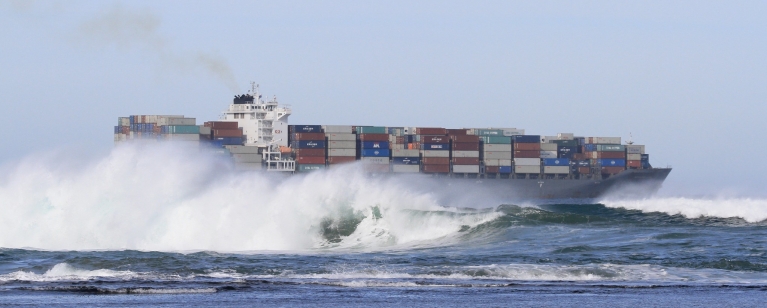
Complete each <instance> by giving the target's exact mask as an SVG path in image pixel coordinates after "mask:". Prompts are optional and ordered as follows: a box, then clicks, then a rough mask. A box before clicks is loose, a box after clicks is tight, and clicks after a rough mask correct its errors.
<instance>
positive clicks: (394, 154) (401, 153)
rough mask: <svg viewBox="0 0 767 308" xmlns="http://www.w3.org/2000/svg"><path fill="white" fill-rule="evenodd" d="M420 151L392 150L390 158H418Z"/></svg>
mask: <svg viewBox="0 0 767 308" xmlns="http://www.w3.org/2000/svg"><path fill="white" fill-rule="evenodd" d="M420 155H421V153H420V150H406V149H393V150H392V154H391V156H392V157H418V156H420Z"/></svg>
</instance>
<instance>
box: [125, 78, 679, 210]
mask: <svg viewBox="0 0 767 308" xmlns="http://www.w3.org/2000/svg"><path fill="white" fill-rule="evenodd" d="M291 113H292V110H291V108H290V106H287V105H280V104H278V102H277V99H276V97H275V98H272V99H270V100H263V99H262V96H261V94H260V93H259V90H258V86H257V85H255V84H254V85H253V86H252V89H251V90H249V91H248V92H247V93H246V94H243V95H237V96H235V97H234V99H233V101H232V103H231V104H230V105H229V108H228V109H227V110H226V111H224V112H223V114H222V115H221V116H220V119H218V120H216V121H207V122H204V123H203V124H202V125H198V124H197V121H196V119H195V118H186V117H184V116H183V115H131V116H128V117H119V118H118V125H117V126H115V127H114V138H115V139H114V140H115V143H117V144H119V143H124V142H131V141H136V140H151V141H177V142H183V143H186V144H194V145H200V146H207V147H208V148H212V149H215V150H216V151H219V152H220V153H222V154H223V155H226V156H227V157H230V158H231V161H232V164H233V165H234V167H235V168H236V169H238V170H262V171H263V172H276V173H284V174H294V173H306V172H314V171H318V170H324V169H329V168H330V169H332V168H334V167H337V166H339V165H343V164H348V163H354V162H359V163H361V165H362V168H363V170H364V171H365V172H368V173H371V174H375V175H393V174H398V175H407V174H409V175H410V176H418V177H421V178H428V179H429V180H430V181H432V182H436V183H445V182H447V183H448V186H453V185H456V187H461V188H462V189H477V190H482V189H492V190H493V191H496V192H498V191H500V192H502V194H503V195H504V196H505V197H508V198H514V199H539V198H544V199H572V198H574V199H581V198H598V197H603V196H605V195H608V194H620V195H631V196H639V197H643V196H647V195H650V194H653V193H655V192H656V191H657V190H658V189H659V188H660V187H661V184H662V183H663V181H664V180H665V179H666V177H667V176H668V174H669V173H670V172H671V168H670V167H666V168H654V167H653V166H652V165H651V164H650V158H649V154H647V153H646V152H645V146H644V145H637V144H633V142H626V144H622V143H621V138H620V137H582V136H577V135H575V134H573V133H560V134H557V135H556V136H541V135H529V134H526V133H525V130H524V129H517V128H460V129H448V128H439V127H385V126H352V125H289V124H288V117H289V116H290V115H291ZM443 186H444V185H443Z"/></svg>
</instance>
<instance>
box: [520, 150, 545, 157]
mask: <svg viewBox="0 0 767 308" xmlns="http://www.w3.org/2000/svg"><path fill="white" fill-rule="evenodd" d="M540 157H541V151H514V158H540Z"/></svg>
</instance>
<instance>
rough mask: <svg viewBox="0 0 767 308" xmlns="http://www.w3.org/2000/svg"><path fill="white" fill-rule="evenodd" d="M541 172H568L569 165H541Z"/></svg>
mask: <svg viewBox="0 0 767 308" xmlns="http://www.w3.org/2000/svg"><path fill="white" fill-rule="evenodd" d="M543 173H546V174H569V173H570V166H543Z"/></svg>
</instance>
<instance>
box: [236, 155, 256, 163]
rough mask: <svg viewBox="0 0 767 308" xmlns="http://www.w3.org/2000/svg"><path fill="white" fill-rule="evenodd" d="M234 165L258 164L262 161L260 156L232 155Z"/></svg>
mask: <svg viewBox="0 0 767 308" xmlns="http://www.w3.org/2000/svg"><path fill="white" fill-rule="evenodd" d="M232 157H233V158H234V161H235V162H236V163H260V162H261V161H262V160H263V159H262V157H261V154H232Z"/></svg>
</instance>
